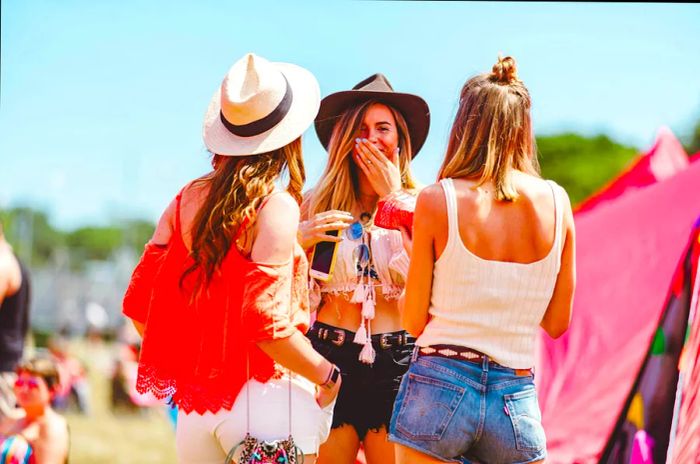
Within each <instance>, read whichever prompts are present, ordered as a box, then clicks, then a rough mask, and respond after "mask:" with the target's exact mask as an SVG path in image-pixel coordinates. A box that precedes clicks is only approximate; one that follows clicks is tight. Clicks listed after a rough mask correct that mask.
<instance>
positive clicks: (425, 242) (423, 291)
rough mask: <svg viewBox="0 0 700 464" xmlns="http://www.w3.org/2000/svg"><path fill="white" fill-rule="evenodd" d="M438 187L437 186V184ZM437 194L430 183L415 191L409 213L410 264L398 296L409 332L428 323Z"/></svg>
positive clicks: (438, 193) (416, 334) (404, 323)
mask: <svg viewBox="0 0 700 464" xmlns="http://www.w3.org/2000/svg"><path fill="white" fill-rule="evenodd" d="M437 189H440V186H437ZM438 195H440V196H442V192H441V191H438V192H437V193H436V187H435V186H431V187H428V188H426V189H424V190H423V191H421V193H420V194H419V195H418V199H417V202H416V210H415V214H414V216H413V244H412V250H411V264H410V265H409V267H408V279H407V281H406V291H405V294H404V296H403V297H402V298H401V299H400V300H399V311H400V312H401V323H402V325H403V327H404V328H405V329H406V330H407V331H408V332H410V333H411V334H412V335H414V336H416V337H418V336H419V335H420V334H421V333H422V332H423V329H425V326H426V324H427V323H428V309H429V307H430V293H431V291H432V286H433V267H434V266H435V248H434V233H433V227H434V224H435V217H436V216H437V215H436V211H435V203H436V200H437V198H436V197H438Z"/></svg>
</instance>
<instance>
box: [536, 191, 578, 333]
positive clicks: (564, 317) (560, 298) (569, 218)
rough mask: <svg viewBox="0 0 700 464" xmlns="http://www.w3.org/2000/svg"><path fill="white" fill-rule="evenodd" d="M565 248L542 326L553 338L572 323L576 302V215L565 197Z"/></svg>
mask: <svg viewBox="0 0 700 464" xmlns="http://www.w3.org/2000/svg"><path fill="white" fill-rule="evenodd" d="M565 198H566V200H567V201H566V202H565V208H566V209H565V210H564V229H565V231H566V232H565V233H566V237H565V239H564V249H563V250H562V256H561V269H560V270H559V276H558V277H557V283H556V285H555V286H554V293H553V294H552V299H551V300H550V301H549V306H547V311H546V312H545V313H544V317H543V318H542V322H540V326H541V327H542V328H543V329H544V330H545V331H546V332H547V334H549V336H550V337H552V338H559V337H561V336H562V335H563V334H564V332H566V331H567V329H568V328H569V324H570V323H571V311H572V308H573V304H574V290H575V288H576V231H575V228H574V216H573V213H572V212H571V202H570V201H569V199H568V196H566V197H565Z"/></svg>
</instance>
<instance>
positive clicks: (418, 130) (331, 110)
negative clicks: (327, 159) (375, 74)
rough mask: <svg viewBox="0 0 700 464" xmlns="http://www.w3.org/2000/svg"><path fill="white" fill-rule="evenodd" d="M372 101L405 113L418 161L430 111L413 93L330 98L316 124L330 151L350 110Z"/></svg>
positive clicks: (355, 93) (361, 92)
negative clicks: (338, 124)
mask: <svg viewBox="0 0 700 464" xmlns="http://www.w3.org/2000/svg"><path fill="white" fill-rule="evenodd" d="M368 100H376V101H377V102H379V103H384V104H386V105H388V106H391V107H392V108H394V109H396V110H397V111H399V112H400V113H401V115H402V116H403V117H404V119H405V120H406V125H408V132H409V136H410V137H411V148H412V149H413V153H412V157H413V158H415V157H416V155H417V154H418V152H419V151H420V149H421V148H422V147H423V144H424V143H425V139H426V138H427V137H428V130H429V129H430V108H429V107H428V104H427V103H426V102H425V100H423V99H422V98H421V97H419V96H418V95H413V94H410V93H400V92H378V91H364V90H346V91H342V92H336V93H333V94H330V95H328V96H327V97H326V98H324V99H323V100H321V108H320V109H319V112H318V116H316V120H315V121H314V127H315V129H316V135H317V136H318V139H319V140H320V142H321V145H323V146H324V148H325V149H326V150H328V144H329V143H330V140H331V134H332V133H333V127H334V126H335V123H336V122H337V121H338V120H339V118H340V116H341V115H342V114H343V112H344V111H345V110H346V109H347V108H349V107H351V106H353V105H355V104H357V103H362V102H365V101H368Z"/></svg>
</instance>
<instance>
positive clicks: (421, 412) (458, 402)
mask: <svg viewBox="0 0 700 464" xmlns="http://www.w3.org/2000/svg"><path fill="white" fill-rule="evenodd" d="M416 354H417V350H416V351H414V356H413V361H412V362H411V365H410V367H409V369H408V372H407V373H406V375H404V377H403V380H402V381H401V386H400V388H399V392H398V395H397V397H396V402H395V403H394V411H393V414H392V416H391V424H390V427H389V440H390V441H392V442H395V443H399V444H401V445H404V446H407V447H409V448H413V449H415V450H418V451H420V452H423V453H425V454H428V455H430V456H433V457H435V458H438V459H442V460H444V461H447V462H459V463H470V464H475V463H529V462H534V461H539V460H541V459H544V458H545V457H546V455H547V445H546V439H545V434H544V428H543V427H542V422H541V420H542V417H541V414H540V408H539V403H538V402H537V392H536V391H535V384H534V376H533V374H532V372H531V371H525V373H523V372H522V371H516V370H514V369H510V368H507V367H503V366H500V365H498V364H495V363H493V362H489V360H488V358H485V359H484V361H483V362H471V361H463V360H456V359H447V358H441V357H435V356H420V357H416Z"/></svg>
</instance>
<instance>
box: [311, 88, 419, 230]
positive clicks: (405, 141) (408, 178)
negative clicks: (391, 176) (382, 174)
mask: <svg viewBox="0 0 700 464" xmlns="http://www.w3.org/2000/svg"><path fill="white" fill-rule="evenodd" d="M377 103H379V104H382V105H384V106H386V107H387V108H389V111H391V114H392V115H393V116H394V120H395V121H396V128H397V131H398V134H399V170H400V171H401V185H402V186H403V188H405V189H408V190H411V189H415V188H416V182H415V180H414V179H413V176H412V174H411V169H410V163H411V158H412V153H413V152H412V148H411V138H410V136H409V132H408V125H407V124H406V120H405V119H404V117H403V115H402V114H401V113H400V112H399V111H397V110H395V109H394V108H393V107H391V106H390V105H388V104H386V103H383V102H381V101H377V100H368V101H366V102H363V103H361V104H358V105H355V106H352V107H350V108H348V109H347V110H345V111H344V112H343V114H342V115H341V116H340V117H339V119H338V121H337V122H336V123H335V126H334V127H333V132H332V134H331V139H330V142H329V143H328V163H327V164H326V169H325V170H324V171H323V174H322V175H321V178H320V180H319V181H318V183H317V184H316V185H315V186H314V188H313V189H312V190H311V192H310V193H309V195H308V196H307V198H306V199H305V200H304V214H305V216H307V217H312V216H314V215H315V214H318V213H322V212H324V211H329V210H332V209H338V210H342V211H352V207H353V206H354V205H355V202H356V201H357V195H358V193H359V191H360V190H359V186H358V179H357V171H358V167H357V166H355V162H354V161H353V159H352V156H351V153H352V150H353V148H354V146H355V139H356V138H357V137H358V134H359V133H360V128H361V127H362V121H363V119H364V117H365V113H367V110H368V109H369V108H370V107H371V106H372V105H374V104H377Z"/></svg>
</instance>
